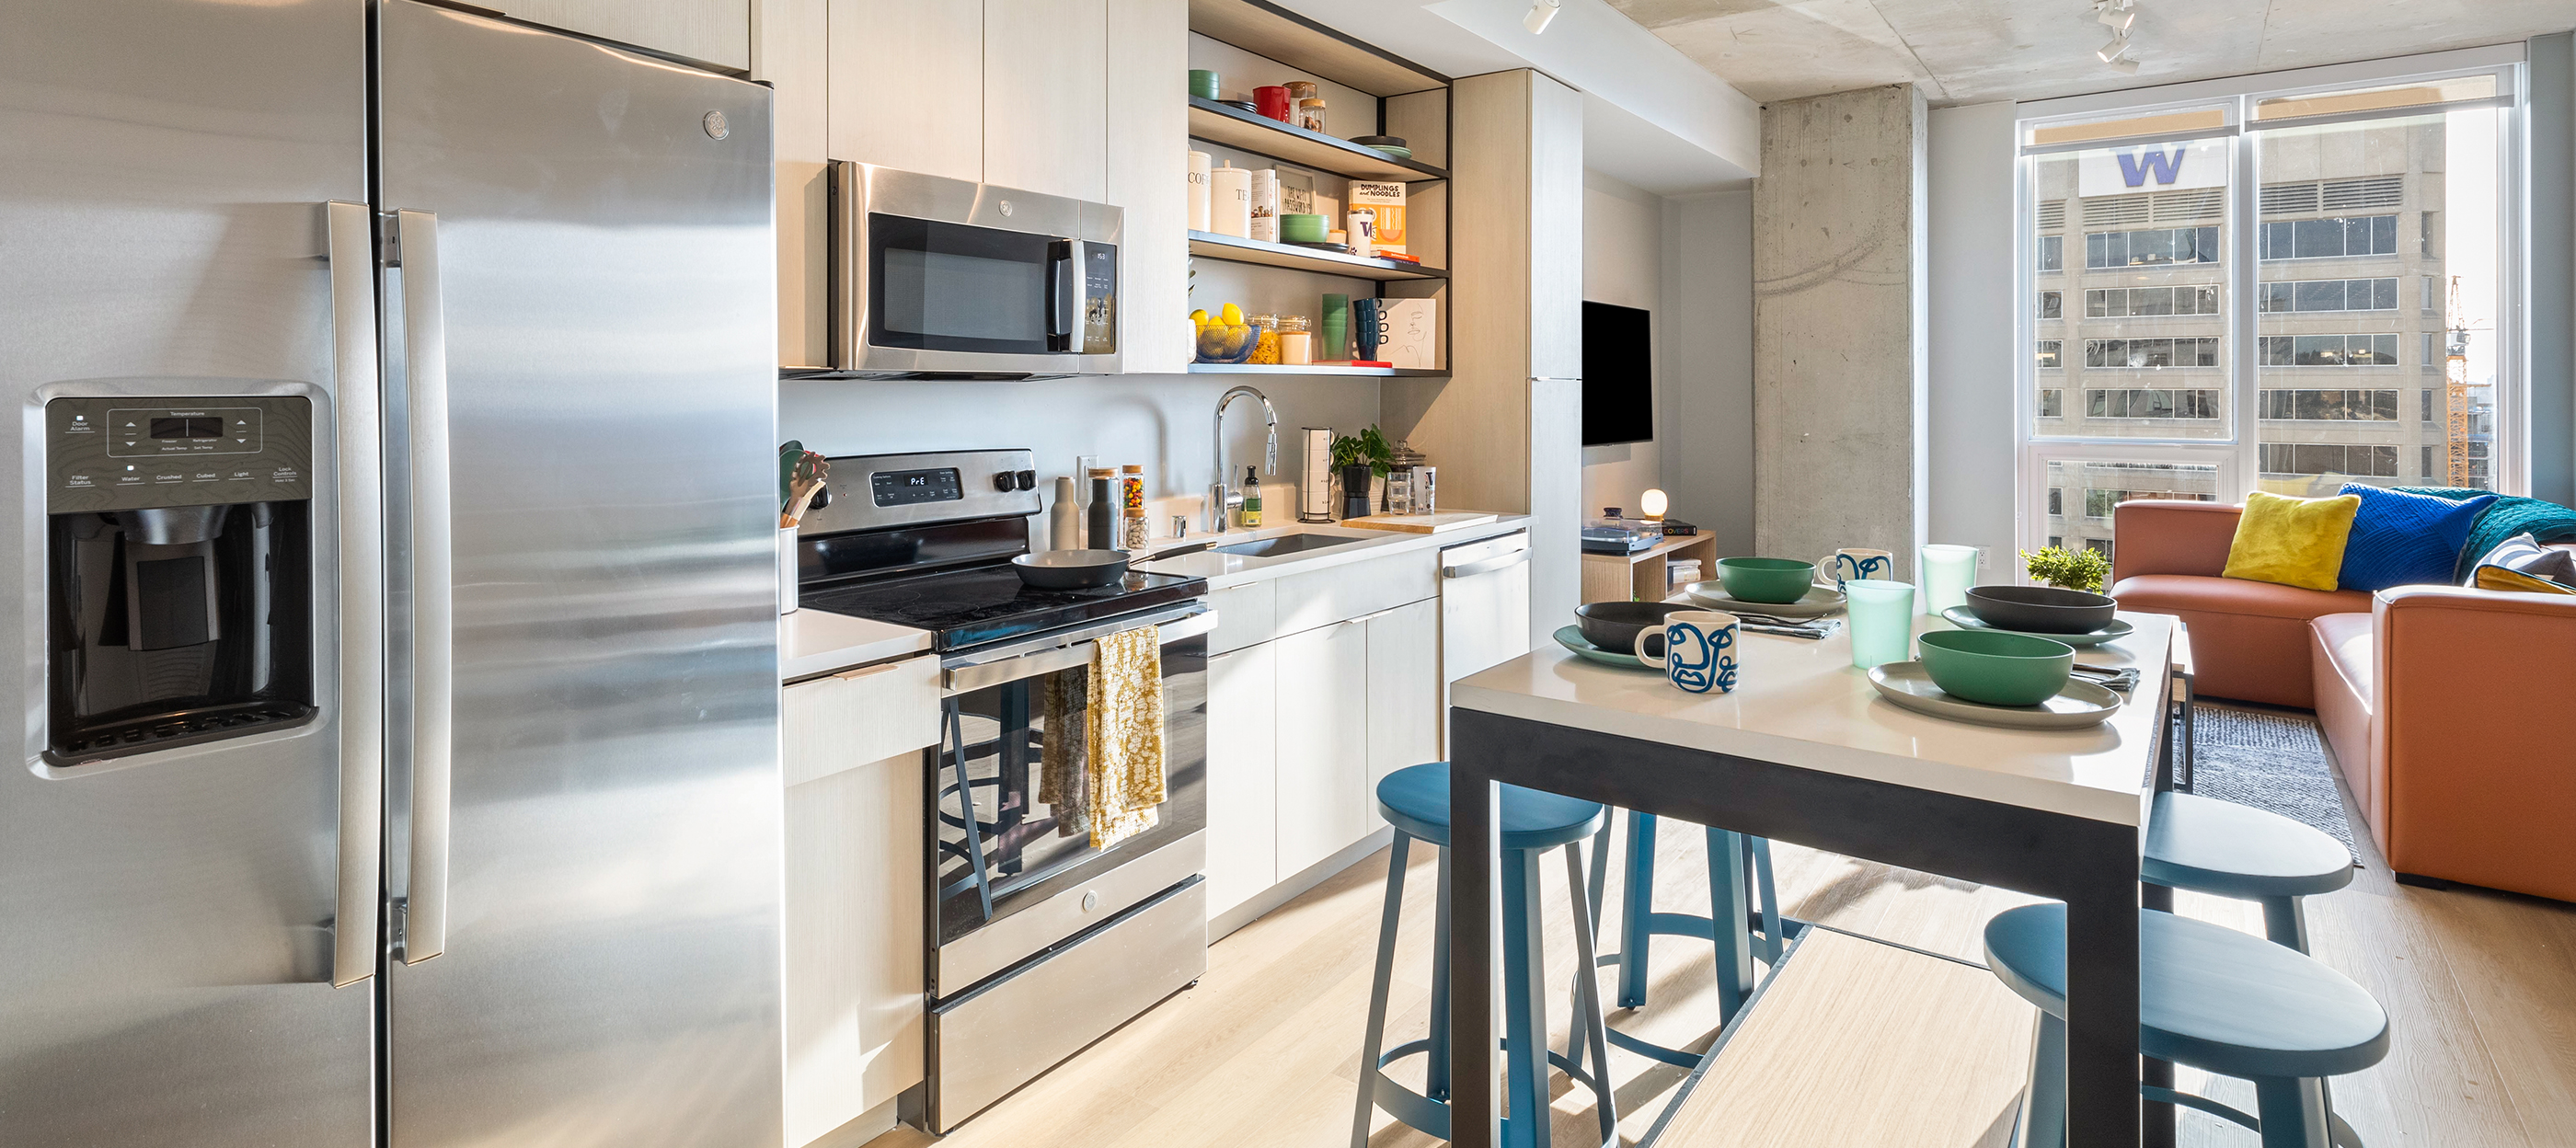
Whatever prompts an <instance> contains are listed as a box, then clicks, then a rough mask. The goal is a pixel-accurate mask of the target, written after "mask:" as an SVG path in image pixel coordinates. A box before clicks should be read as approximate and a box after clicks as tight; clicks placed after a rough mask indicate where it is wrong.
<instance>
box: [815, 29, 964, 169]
mask: <svg viewBox="0 0 2576 1148" xmlns="http://www.w3.org/2000/svg"><path fill="white" fill-rule="evenodd" d="M830 23H831V30H830V33H829V37H830V40H831V65H830V67H831V78H830V92H831V95H830V107H831V118H830V136H831V147H832V158H833V159H846V160H855V161H857V162H859V163H873V164H880V165H883V166H886V167H892V168H900V169H902V170H904V171H917V172H923V173H925V174H929V175H944V176H948V177H949V178H951V179H965V180H977V181H980V180H982V179H983V178H984V118H985V117H984V30H985V29H984V0H832V5H831V14H830Z"/></svg>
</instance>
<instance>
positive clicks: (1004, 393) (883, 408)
mask: <svg viewBox="0 0 2576 1148" xmlns="http://www.w3.org/2000/svg"><path fill="white" fill-rule="evenodd" d="M1244 381H1247V380H1243V379H1238V378H1233V377H1229V376H1225V375H1117V376H1108V377H1096V378H1087V379H1055V380H1048V381H1039V382H1027V383H971V382H934V381H910V380H901V381H889V380H847V379H832V380H815V379H807V380H788V381H785V382H782V383H780V384H779V387H778V436H779V438H781V439H782V440H783V439H791V438H793V439H801V440H803V441H804V443H805V449H807V450H814V451H821V452H822V453H824V454H827V455H845V454H873V453H881V452H895V451H916V450H961V449H979V448H1004V447H1026V448H1028V449H1031V450H1034V451H1036V452H1037V470H1038V476H1039V482H1038V485H1039V489H1040V490H1041V491H1042V492H1044V493H1046V494H1048V495H1049V496H1050V498H1052V495H1053V492H1054V489H1055V476H1057V475H1069V474H1073V473H1074V469H1073V465H1074V463H1073V460H1074V456H1076V455H1083V454H1097V455H1099V456H1100V464H1101V465H1102V466H1119V465H1123V464H1125V463H1131V462H1134V463H1142V464H1144V466H1145V478H1146V484H1147V487H1148V489H1149V491H1150V494H1149V497H1152V498H1172V499H1183V500H1188V502H1189V505H1188V507H1186V508H1174V509H1172V510H1168V511H1165V512H1164V513H1182V512H1187V513H1191V515H1192V517H1191V524H1190V530H1191V532H1192V533H1196V532H1197V531H1198V530H1199V529H1200V526H1199V519H1198V517H1197V515H1196V513H1195V512H1196V510H1197V508H1198V507H1199V506H1200V505H1202V503H1201V501H1200V500H1201V496H1202V495H1203V494H1204V493H1205V492H1206V490H1207V486H1208V483H1209V481H1210V480H1211V479H1212V478H1213V477H1214V475H1215V468H1214V466H1213V460H1212V459H1211V458H1210V457H1209V449H1210V447H1209V438H1208V436H1209V423H1208V419H1209V415H1210V413H1211V412H1213V411H1214V410H1215V409H1216V400H1217V396H1219V395H1221V394H1224V393H1225V391H1226V388H1228V387H1230V386H1232V385H1234V384H1235V383H1238V382H1244ZM1248 381H1250V382H1251V383H1253V384H1254V385H1255V386H1256V387H1258V388H1259V389H1260V390H1261V392H1262V393H1263V394H1266V395H1268V396H1269V397H1270V401H1271V404H1272V405H1273V406H1275V407H1277V408H1278V411H1279V473H1278V474H1277V475H1275V476H1273V475H1264V476H1263V482H1262V486H1263V489H1264V492H1265V493H1264V498H1265V500H1266V501H1267V502H1268V504H1269V505H1268V507H1266V508H1265V509H1266V512H1267V517H1268V520H1269V521H1270V522H1272V523H1274V524H1276V523H1283V522H1289V521H1293V520H1294V518H1295V510H1296V504H1295V502H1294V500H1293V499H1292V498H1290V497H1289V496H1288V492H1289V491H1290V490H1291V489H1293V486H1294V484H1295V483H1296V481H1297V461H1298V460H1297V429H1298V428H1299V427H1309V426H1317V427H1331V428H1333V429H1334V430H1335V431H1338V432H1341V433H1345V434H1347V433H1349V432H1351V431H1352V430H1354V429H1357V428H1359V427H1363V426H1367V425H1368V424H1370V423H1373V422H1376V421H1377V408H1378V388H1377V382H1376V380H1374V379H1285V378H1262V379H1253V380H1248ZM1225 425H1226V431H1227V435H1226V452H1225V457H1226V463H1227V465H1228V467H1230V468H1231V469H1232V470H1233V472H1234V479H1235V480H1236V481H1241V480H1242V478H1243V468H1244V466H1245V465H1246V464H1247V463H1249V464H1255V465H1257V464H1259V463H1260V461H1261V439H1262V426H1261V407H1260V404H1258V403H1254V402H1250V401H1248V400H1237V401H1236V402H1235V404H1234V405H1233V407H1231V408H1230V409H1228V410H1227V412H1226V419H1225ZM1153 528H1154V534H1155V536H1157V537H1161V536H1163V535H1166V534H1168V533H1169V532H1170V530H1171V523H1170V521H1169V520H1168V519H1166V518H1163V517H1157V518H1155V519H1154V520H1153Z"/></svg>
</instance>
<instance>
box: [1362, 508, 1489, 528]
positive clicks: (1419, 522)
mask: <svg viewBox="0 0 2576 1148" xmlns="http://www.w3.org/2000/svg"><path fill="white" fill-rule="evenodd" d="M1500 517H1502V515H1499V514H1494V513H1491V512H1488V511H1482V510H1444V511H1441V512H1440V513H1438V514H1372V515H1369V516H1368V517H1366V518H1345V519H1343V520H1342V521H1341V523H1340V524H1341V525H1343V526H1356V527H1359V528H1360V529H1362V530H1393V531H1396V532H1398V533H1402V534H1438V533H1440V532H1441V531H1443V530H1459V529H1463V528H1465V527H1469V526H1483V525H1484V524H1486V523H1488V522H1492V521H1493V520H1495V519H1497V518H1500Z"/></svg>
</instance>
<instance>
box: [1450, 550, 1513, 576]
mask: <svg viewBox="0 0 2576 1148" xmlns="http://www.w3.org/2000/svg"><path fill="white" fill-rule="evenodd" d="M1529 555H1530V552H1529V548H1528V547H1526V546H1524V547H1522V548H1521V549H1518V550H1512V551H1506V552H1504V553H1502V554H1497V555H1495V556H1494V557H1491V558H1481V559H1478V560H1476V561H1473V562H1461V563H1459V564H1457V565H1455V566H1446V565H1444V566H1442V567H1441V568H1440V576H1441V577H1443V578H1473V577H1475V576H1476V575H1479V574H1491V573H1493V572H1494V571H1496V570H1508V569H1511V568H1512V567H1514V566H1518V565H1520V564H1521V563H1523V562H1527V561H1529Z"/></svg>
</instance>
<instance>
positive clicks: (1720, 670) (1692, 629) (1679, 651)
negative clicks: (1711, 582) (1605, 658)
mask: <svg viewBox="0 0 2576 1148" xmlns="http://www.w3.org/2000/svg"><path fill="white" fill-rule="evenodd" d="M1743 635H1744V631H1743V628H1742V627H1741V626H1740V625H1738V624H1737V623H1736V620H1735V615H1733V614H1721V613H1718V612H1717V611H1715V610H1676V611H1674V612H1673V613H1670V614H1666V615H1664V627H1663V629H1660V630H1653V629H1649V630H1644V631H1641V632H1639V633H1638V635H1637V648H1636V650H1635V653H1636V655H1637V660H1638V661H1640V662H1644V663H1645V664H1647V665H1649V666H1653V667H1655V668H1656V669H1659V670H1662V671H1663V672H1664V679H1665V680H1666V681H1669V682H1671V683H1672V684H1673V685H1674V686H1676V687H1678V688H1680V689H1684V690H1687V691H1689V692H1691V693H1695V694H1704V693H1708V692H1710V691H1712V690H1714V691H1716V692H1718V693H1721V694H1725V693H1733V692H1735V674H1736V669H1737V664H1736V655H1737V651H1738V649H1739V647H1741V645H1742V644H1743V643H1742V641H1741V639H1742V638H1743ZM1648 638H1661V639H1662V640H1663V645H1664V648H1663V652H1662V654H1661V655H1660V656H1650V655H1648V654H1647V653H1646V639H1648Z"/></svg>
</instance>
